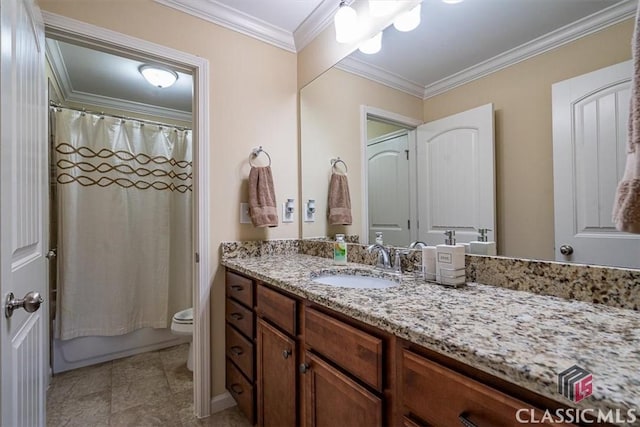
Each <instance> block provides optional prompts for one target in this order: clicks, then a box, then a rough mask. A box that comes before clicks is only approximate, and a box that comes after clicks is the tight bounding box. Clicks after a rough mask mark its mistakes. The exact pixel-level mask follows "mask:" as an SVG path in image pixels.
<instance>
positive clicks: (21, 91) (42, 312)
mask: <svg viewBox="0 0 640 427" xmlns="http://www.w3.org/2000/svg"><path fill="white" fill-rule="evenodd" d="M0 20H1V27H2V32H1V34H0V45H1V57H0V91H1V93H2V97H1V107H0V176H1V179H0V290H1V291H2V292H1V296H2V303H3V310H2V311H3V312H2V313H1V314H0V316H1V317H0V319H1V320H0V323H1V324H2V326H1V327H0V367H1V370H0V380H1V381H0V382H1V386H0V387H1V394H0V414H1V424H2V425H3V426H44V425H45V387H46V376H47V373H48V369H47V367H48V360H47V359H48V356H47V349H48V346H47V339H48V330H47V329H48V328H47V312H48V308H47V304H46V303H45V304H43V305H42V306H41V307H40V308H39V310H37V311H35V312H32V313H28V312H27V311H25V310H24V309H17V310H15V311H14V312H13V315H12V316H11V317H6V315H5V309H6V305H5V301H6V298H7V295H8V294H9V293H10V292H13V293H14V294H15V297H16V298H23V297H24V296H25V295H26V294H27V293H28V292H31V291H36V292H39V293H40V294H41V295H42V296H46V295H47V292H46V286H47V281H46V259H45V254H46V251H47V246H46V244H47V237H46V236H47V234H46V233H47V222H46V221H47V218H48V216H47V210H48V201H47V200H48V191H47V122H46V117H47V106H46V78H45V72H44V70H45V68H44V27H43V23H42V17H41V15H40V11H39V9H38V8H37V6H36V5H35V3H34V0H2V2H1V3H0Z"/></svg>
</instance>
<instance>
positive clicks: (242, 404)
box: [226, 359, 255, 425]
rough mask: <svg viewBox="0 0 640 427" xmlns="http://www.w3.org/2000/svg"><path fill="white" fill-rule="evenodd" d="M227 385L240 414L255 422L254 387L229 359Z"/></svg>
mask: <svg viewBox="0 0 640 427" xmlns="http://www.w3.org/2000/svg"><path fill="white" fill-rule="evenodd" d="M226 365H227V369H226V384H227V390H229V393H231V396H233V398H234V399H235V401H236V403H237V404H238V408H239V409H240V412H242V413H243V414H244V415H245V416H246V417H247V419H248V420H249V421H250V422H251V424H252V425H253V423H254V422H255V419H254V416H255V405H254V399H253V396H254V395H253V386H252V385H251V383H250V382H249V381H247V379H246V378H245V377H244V376H242V374H241V373H240V371H239V370H238V368H236V366H235V365H234V364H233V363H231V362H230V361H229V359H227V363H226Z"/></svg>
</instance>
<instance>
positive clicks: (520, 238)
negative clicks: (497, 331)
mask: <svg viewBox="0 0 640 427" xmlns="http://www.w3.org/2000/svg"><path fill="white" fill-rule="evenodd" d="M632 32H633V22H632V20H631V19H629V20H627V21H624V22H622V23H620V24H617V25H614V26H612V27H609V28H607V29H605V30H603V31H600V32H598V33H596V34H593V35H590V36H588V37H584V38H582V39H580V40H577V41H575V42H573V43H570V44H568V45H565V46H563V47H560V48H558V49H554V50H553V51H550V52H547V53H545V54H542V55H539V56H536V57H534V58H531V59H529V60H527V61H524V62H521V63H519V64H516V65H513V66H511V67H508V68H506V69H504V70H501V71H498V72H496V73H493V74H491V75H489V76H487V77H484V78H482V79H479V80H476V81H473V82H471V83H468V84H466V85H464V86H461V87H458V88H456V89H453V90H450V91H448V92H446V93H444V94H442V95H439V96H436V97H433V98H429V99H427V100H425V102H424V120H425V121H426V122H428V121H431V120H435V119H438V118H441V117H445V116H448V115H450V114H453V113H457V112H460V111H464V110H467V109H470V108H473V107H477V106H479V105H483V104H486V103H489V102H492V103H493V104H494V108H495V120H496V121H495V125H496V128H495V129H496V173H497V177H496V178H497V179H496V186H497V189H496V190H497V191H496V196H497V205H498V206H497V227H498V239H499V241H498V251H499V253H500V254H505V255H508V256H512V257H526V258H539V259H553V258H554V249H553V247H554V219H553V152H552V149H553V141H552V123H551V85H552V84H553V83H555V82H559V81H562V80H565V79H568V78H571V77H574V76H578V75H581V74H584V73H588V72H590V71H594V70H597V69H599V68H603V67H606V66H609V65H612V64H616V63H618V62H622V61H625V60H628V59H630V58H631V48H630V40H631V34H632Z"/></svg>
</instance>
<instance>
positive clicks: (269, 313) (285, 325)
mask: <svg viewBox="0 0 640 427" xmlns="http://www.w3.org/2000/svg"><path fill="white" fill-rule="evenodd" d="M257 300H258V304H257V308H256V313H257V314H258V316H260V317H262V318H264V319H267V320H269V321H270V322H271V323H273V324H274V325H276V326H278V327H280V328H281V329H282V330H283V331H285V332H286V333H288V334H289V335H292V336H295V334H296V300H294V299H293V298H289V297H288V296H286V295H282V294H281V293H279V292H277V291H274V290H272V289H269V288H267V287H266V286H258V289H257Z"/></svg>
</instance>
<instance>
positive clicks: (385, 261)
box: [367, 243, 391, 270]
mask: <svg viewBox="0 0 640 427" xmlns="http://www.w3.org/2000/svg"><path fill="white" fill-rule="evenodd" d="M367 251H368V252H374V251H378V264H377V265H376V267H379V268H383V269H385V270H389V269H391V255H389V250H387V248H385V247H384V246H382V245H380V244H378V243H374V244H373V245H369V246H368V247H367Z"/></svg>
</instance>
